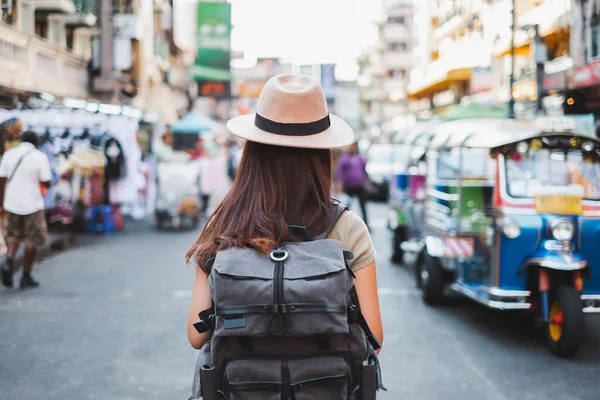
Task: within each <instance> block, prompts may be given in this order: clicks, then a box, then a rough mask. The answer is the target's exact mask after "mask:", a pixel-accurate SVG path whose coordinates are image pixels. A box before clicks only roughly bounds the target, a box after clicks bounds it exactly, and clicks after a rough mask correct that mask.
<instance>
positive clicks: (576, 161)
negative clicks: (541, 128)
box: [506, 149, 600, 200]
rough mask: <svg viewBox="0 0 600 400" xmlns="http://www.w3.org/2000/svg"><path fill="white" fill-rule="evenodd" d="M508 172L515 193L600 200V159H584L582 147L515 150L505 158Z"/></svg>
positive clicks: (511, 189) (518, 195)
mask: <svg viewBox="0 0 600 400" xmlns="http://www.w3.org/2000/svg"><path fill="white" fill-rule="evenodd" d="M506 175H507V186H508V187H507V188H508V194H509V195H510V196H512V197H535V196H537V195H543V194H573V195H578V196H582V197H583V198H586V199H591V200H600V160H599V159H598V158H597V157H594V158H592V157H589V158H588V157H585V159H584V156H583V154H582V152H581V151H565V150H560V151H556V150H554V151H553V150H549V149H539V150H535V151H530V152H529V153H526V154H522V153H518V152H515V153H513V154H510V155H508V158H507V160H506Z"/></svg>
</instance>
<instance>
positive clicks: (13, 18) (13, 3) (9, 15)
mask: <svg viewBox="0 0 600 400" xmlns="http://www.w3.org/2000/svg"><path fill="white" fill-rule="evenodd" d="M17 6H18V4H17V0H0V7H2V21H4V22H5V23H7V24H9V25H14V24H15V23H16V22H17Z"/></svg>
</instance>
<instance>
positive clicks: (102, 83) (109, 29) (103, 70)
mask: <svg viewBox="0 0 600 400" xmlns="http://www.w3.org/2000/svg"><path fill="white" fill-rule="evenodd" d="M94 90H96V91H98V92H104V93H110V96H112V95H113V94H114V93H115V90H116V81H115V74H114V71H113V0H101V3H100V76H99V77H98V78H96V80H95V81H94Z"/></svg>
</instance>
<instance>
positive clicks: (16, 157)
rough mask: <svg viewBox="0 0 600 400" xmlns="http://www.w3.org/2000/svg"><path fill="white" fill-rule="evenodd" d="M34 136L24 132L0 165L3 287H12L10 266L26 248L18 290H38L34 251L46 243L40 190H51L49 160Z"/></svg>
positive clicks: (5, 154)
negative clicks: (3, 215)
mask: <svg viewBox="0 0 600 400" xmlns="http://www.w3.org/2000/svg"><path fill="white" fill-rule="evenodd" d="M37 144H38V137H37V135H36V134H35V132H31V131H30V132H25V133H23V135H22V136H21V144H20V145H18V146H17V147H15V148H13V149H10V150H8V151H7V152H6V153H4V156H3V157H2V161H1V162H0V204H2V213H4V211H6V224H5V226H6V232H5V238H6V240H7V242H8V254H7V258H6V265H5V266H4V267H3V268H2V283H3V285H4V286H6V287H9V288H10V287H12V285H13V263H14V258H15V255H16V254H17V250H18V249H19V246H20V244H21V243H24V244H25V260H24V265H23V276H22V278H21V285H20V287H21V289H27V288H33V287H37V286H39V283H38V282H37V281H35V280H34V279H33V277H32V276H31V271H32V269H33V263H34V262H35V259H36V255H37V248H38V247H40V246H43V245H44V244H45V243H46V241H47V240H48V227H47V225H46V216H45V213H44V198H43V196H42V187H45V188H48V187H50V181H51V180H52V173H51V170H50V162H49V161H48V157H46V155H45V154H44V153H42V152H41V151H39V150H37V149H36V147H37Z"/></svg>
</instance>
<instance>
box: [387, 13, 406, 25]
mask: <svg viewBox="0 0 600 400" xmlns="http://www.w3.org/2000/svg"><path fill="white" fill-rule="evenodd" d="M388 24H390V25H405V24H406V17H405V16H404V15H400V16H395V17H392V16H389V17H388Z"/></svg>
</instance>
